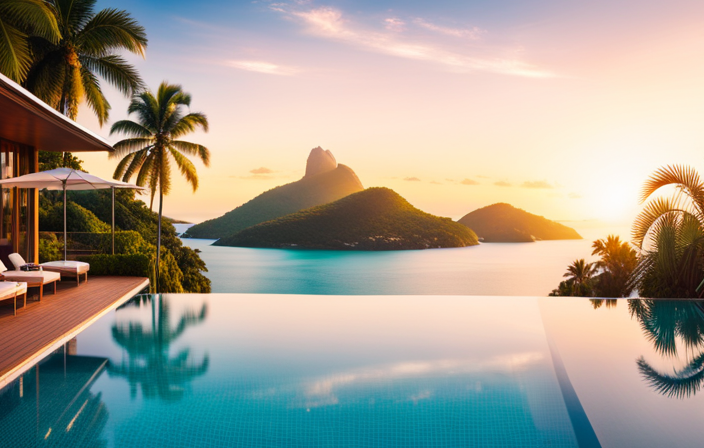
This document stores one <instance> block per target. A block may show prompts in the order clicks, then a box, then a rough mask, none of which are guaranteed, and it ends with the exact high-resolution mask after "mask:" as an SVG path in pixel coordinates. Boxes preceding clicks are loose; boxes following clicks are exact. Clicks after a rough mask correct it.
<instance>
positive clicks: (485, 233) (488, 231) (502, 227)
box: [458, 203, 582, 243]
mask: <svg viewBox="0 0 704 448" xmlns="http://www.w3.org/2000/svg"><path fill="white" fill-rule="evenodd" d="M458 222H459V223H460V224H464V225H465V226H467V227H469V228H470V229H472V230H474V232H475V233H476V234H477V236H478V237H479V238H483V241H484V242H487V243H520V242H532V241H536V240H581V239H582V237H581V236H580V235H579V233H577V231H575V230H574V229H573V228H571V227H567V226H565V225H562V224H560V223H558V222H555V221H551V220H549V219H547V218H544V217H542V216H538V215H534V214H532V213H528V212H526V211H525V210H521V209H520V208H516V207H513V206H512V205H509V204H504V203H499V204H494V205H490V206H488V207H484V208H480V209H478V210H475V211H473V212H471V213H468V214H467V215H465V216H464V217H462V219H460V220H459V221H458Z"/></svg>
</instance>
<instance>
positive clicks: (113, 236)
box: [110, 187, 115, 255]
mask: <svg viewBox="0 0 704 448" xmlns="http://www.w3.org/2000/svg"><path fill="white" fill-rule="evenodd" d="M110 189H111V190H112V254H113V255H115V187H110Z"/></svg>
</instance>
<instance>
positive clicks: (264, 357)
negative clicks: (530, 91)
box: [0, 294, 704, 447]
mask: <svg viewBox="0 0 704 448" xmlns="http://www.w3.org/2000/svg"><path fill="white" fill-rule="evenodd" d="M614 305H616V306H614ZM702 309H704V308H703V307H702V305H701V304H699V303H697V302H654V301H645V300H630V301H627V300H619V301H613V302H598V301H589V300H587V299H576V298H544V299H538V298H504V297H464V296H452V297H449V296H354V297H353V296H283V295H253V294H252V295H248V294H243V295H217V294H216V295H164V296H139V297H137V298H135V299H133V300H132V301H131V302H129V303H127V304H126V305H124V306H123V307H121V308H119V309H118V310H116V311H114V312H112V313H110V314H108V315H106V316H104V317H103V318H102V319H100V320H99V321H97V322H96V323H95V324H93V325H92V326H90V327H89V328H87V329H86V330H85V331H84V332H83V333H81V334H80V335H79V336H78V337H77V338H76V339H75V340H73V341H71V342H70V343H69V344H67V346H66V347H65V348H64V349H61V350H59V351H57V352H55V353H53V354H52V355H51V356H49V357H47V358H45V359H44V360H43V361H42V362H40V363H39V364H38V365H36V366H34V367H32V368H30V369H29V370H28V371H27V372H26V373H25V374H23V375H22V376H21V377H20V378H19V379H18V380H17V381H15V382H13V383H12V384H10V385H9V386H7V387H5V388H4V389H3V390H1V391H0V447H6V446H7V447H25V446H26V447H35V446H37V447H43V446H56V447H95V446H101V447H103V446H104V447H141V446H144V447H152V446H169V447H171V446H173V447H221V446H242V447H288V446H300V447H329V446H332V447H389V446H392V447H394V446H397V447H426V446H427V447H431V446H432V447H459V446H462V447H472V446H477V447H479V446H481V447H485V446H486V447H494V446H496V447H504V446H506V447H514V446H520V447H598V446H604V447H607V446H609V447H611V446H613V447H618V446H653V447H655V446H696V445H697V444H698V442H700V441H701V440H702V436H703V435H704V429H702V427H701V425H700V424H699V423H698V422H699V421H700V418H701V408H702V407H701V405H702V403H701V396H700V394H698V391H699V387H700V385H701V382H702V380H700V379H698V378H699V377H700V376H701V371H702V370H704V369H703V368H702V364H703V363H704V361H703V360H704V357H703V356H701V355H700V353H701V350H699V347H700V346H701V344H702V341H704V338H702V333H704V313H702ZM700 358H701V359H700Z"/></svg>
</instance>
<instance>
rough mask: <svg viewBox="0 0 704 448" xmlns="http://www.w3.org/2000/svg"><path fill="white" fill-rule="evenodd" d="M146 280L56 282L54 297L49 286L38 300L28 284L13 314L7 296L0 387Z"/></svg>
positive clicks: (0, 309)
mask: <svg viewBox="0 0 704 448" xmlns="http://www.w3.org/2000/svg"><path fill="white" fill-rule="evenodd" d="M148 284H149V280H148V279H146V278H143V277H99V276H93V277H90V278H89V279H88V282H87V283H81V284H80V286H76V283H75V282H73V281H70V280H69V281H62V282H59V284H58V287H57V293H56V295H52V294H51V291H52V288H51V287H49V288H47V290H46V292H45V294H44V297H43V298H42V300H41V302H39V301H37V297H36V296H37V291H38V289H37V288H30V290H29V297H28V300H27V305H26V306H24V307H21V305H22V302H21V301H18V303H17V307H18V308H17V315H16V316H13V314H12V310H13V304H12V301H11V300H8V301H3V302H0V388H2V387H4V386H5V385H6V384H8V383H9V382H11V381H13V380H14V379H15V378H17V377H18V376H19V375H20V374H21V372H23V371H24V370H25V367H29V366H31V365H33V364H34V363H36V362H38V361H39V360H41V359H42V358H43V357H44V356H46V355H48V354H49V353H51V352H52V351H54V350H56V349H57V348H59V347H61V346H62V345H63V344H65V343H66V342H67V341H68V340H70V339H71V338H73V337H75V336H76V335H77V334H78V333H80V332H81V331H82V330H83V329H84V328H86V327H87V326H89V325H90V324H92V323H93V322H95V321H96V320H97V319H99V318H100V317H102V316H103V315H104V314H106V313H108V312H109V311H111V310H113V309H115V308H117V307H118V306H119V305H121V304H122V303H124V302H126V301H127V300H129V299H130V298H131V297H133V296H134V295H135V294H137V293H139V292H140V291H142V290H143V289H144V288H145V287H146V286H147V285H148ZM33 295H34V296H35V297H34V298H33V297H32V296H33Z"/></svg>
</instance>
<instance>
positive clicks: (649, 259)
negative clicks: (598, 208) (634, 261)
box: [633, 165, 704, 297]
mask: <svg viewBox="0 0 704 448" xmlns="http://www.w3.org/2000/svg"><path fill="white" fill-rule="evenodd" d="M665 186H674V187H675V194H674V195H673V196H672V197H670V198H663V197H656V198H653V199H650V200H649V198H650V197H651V196H652V195H653V194H654V193H655V192H657V191H658V190H660V189H661V188H662V187H665ZM647 200H649V201H648V202H647V203H646V204H645V206H644V207H643V211H642V212H641V213H640V215H638V217H637V218H636V221H635V223H634V224H633V242H634V244H635V245H636V246H637V247H638V249H639V251H640V259H639V261H638V266H637V268H636V271H635V273H634V283H635V285H636V286H637V287H638V289H639V292H640V294H641V295H643V296H646V297H698V296H699V294H698V292H697V286H698V285H699V284H700V282H701V281H702V278H704V183H702V181H701V178H700V177H699V174H698V173H697V172H696V171H695V170H694V169H693V168H691V167H685V166H677V165H675V166H667V167H664V168H660V169H659V170H657V171H656V172H655V173H654V174H653V175H652V176H651V177H650V178H649V179H648V181H647V182H646V183H645V186H644V187H643V192H642V196H641V202H645V201H647Z"/></svg>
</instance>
